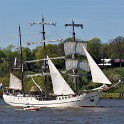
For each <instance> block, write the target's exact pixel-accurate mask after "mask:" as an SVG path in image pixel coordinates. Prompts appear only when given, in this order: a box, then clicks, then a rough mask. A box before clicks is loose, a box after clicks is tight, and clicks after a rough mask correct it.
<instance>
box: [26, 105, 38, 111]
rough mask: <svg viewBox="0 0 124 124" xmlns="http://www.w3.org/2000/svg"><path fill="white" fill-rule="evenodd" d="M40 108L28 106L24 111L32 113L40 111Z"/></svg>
mask: <svg viewBox="0 0 124 124" xmlns="http://www.w3.org/2000/svg"><path fill="white" fill-rule="evenodd" d="M39 109H40V108H39V107H36V106H26V107H24V110H30V111H38V110H39Z"/></svg>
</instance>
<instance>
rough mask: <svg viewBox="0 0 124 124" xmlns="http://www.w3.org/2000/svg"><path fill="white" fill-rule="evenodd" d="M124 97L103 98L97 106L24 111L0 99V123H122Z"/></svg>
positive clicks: (123, 123) (123, 119)
mask: <svg viewBox="0 0 124 124" xmlns="http://www.w3.org/2000/svg"><path fill="white" fill-rule="evenodd" d="M123 115H124V99H103V100H101V101H100V103H99V104H98V106H97V107H77V108H41V109H40V110H39V111H24V110H23V109H22V108H17V107H11V106H9V105H7V104H6V103H4V101H3V99H0V124H124V118H123Z"/></svg>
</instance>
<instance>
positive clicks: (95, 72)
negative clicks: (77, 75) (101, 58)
mask: <svg viewBox="0 0 124 124" xmlns="http://www.w3.org/2000/svg"><path fill="white" fill-rule="evenodd" d="M82 48H83V49H84V51H85V54H86V57H87V59H88V62H89V65H90V70H91V75H92V81H93V82H96V83H103V84H111V82H110V81H109V80H108V78H107V77H106V76H105V74H104V73H103V72H102V70H101V69H100V68H99V66H98V65H97V64H96V63H95V61H94V60H93V59H92V57H91V56H90V54H89V53H88V51H87V50H86V49H85V47H84V46H83V45H82Z"/></svg>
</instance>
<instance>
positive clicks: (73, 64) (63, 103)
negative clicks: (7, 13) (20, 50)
mask: <svg viewBox="0 0 124 124" xmlns="http://www.w3.org/2000/svg"><path fill="white" fill-rule="evenodd" d="M33 24H34V23H33ZM40 24H42V26H43V32H42V33H43V41H42V42H43V43H44V47H45V42H46V40H45V36H44V34H45V32H44V24H46V23H44V18H42V23H40ZM53 24H54V25H55V23H53ZM65 26H72V27H73V41H72V42H66V41H65V42H64V49H65V62H66V70H69V69H72V71H73V74H72V76H73V79H74V81H75V84H76V85H77V81H76V78H77V73H76V71H75V70H76V69H79V68H81V69H82V68H83V69H85V70H88V68H87V66H82V64H85V62H81V61H78V60H76V59H75V54H76V53H80V54H83V55H85V56H86V58H87V60H88V63H89V67H90V70H91V75H92V82H94V83H100V84H102V85H101V86H99V87H97V88H94V89H90V90H84V91H83V92H82V93H78V90H76V92H75V91H74V90H73V89H72V88H71V87H70V86H69V84H68V83H67V82H66V80H65V79H64V78H63V76H62V75H61V73H60V72H59V71H58V69H57V68H56V67H55V65H54V64H53V62H52V59H58V58H59V57H58V58H49V56H47V55H46V54H45V58H44V59H43V60H44V63H45V65H44V66H46V63H48V66H49V70H50V76H51V81H52V86H53V94H54V95H52V97H49V95H45V96H40V95H37V96H34V95H28V94H25V93H24V92H19V93H18V92H16V94H15V93H13V92H12V91H11V92H8V90H7V91H4V93H3V99H4V101H5V102H6V103H7V104H9V105H11V106H22V107H25V106H36V107H82V106H96V105H97V103H98V101H99V98H100V96H101V95H102V93H103V92H104V91H105V90H108V89H110V88H112V87H114V86H117V85H118V84H119V83H120V81H119V82H118V83H117V84H116V85H114V86H111V87H108V86H107V85H111V82H110V81H109V79H108V78H107V77H106V76H105V74H104V73H103V72H102V70H101V69H100V68H99V66H98V65H97V64H96V63H95V61H94V60H93V58H92V57H91V55H90V54H89V53H88V51H87V49H86V43H82V42H78V41H76V40H75V32H74V27H81V28H82V25H81V24H74V21H72V24H65ZM20 36H21V35H20ZM20 40H21V38H20ZM68 55H71V58H69V57H68ZM21 56H22V54H21ZM37 61H41V60H37ZM28 62H29V63H31V62H35V61H34V60H32V61H28ZM22 68H23V66H21V70H22V72H23V69H22ZM45 68H46V67H45ZM45 73H46V71H45ZM45 73H44V76H46V75H45ZM35 76H36V75H35ZM21 77H22V78H23V75H22V76H21ZM31 78H32V80H33V75H32V76H31ZM22 80H23V79H22ZM45 81H46V78H45ZM33 82H34V83H35V84H36V82H35V81H34V80H33ZM36 85H37V84H36ZM37 86H38V85H37ZM38 87H39V86H38ZM39 88H40V87H39ZM9 89H11V90H13V89H15V90H19V91H20V90H23V82H22V81H21V80H20V79H18V78H17V77H16V76H14V75H13V74H12V73H11V74H10V85H9ZM40 90H41V92H42V89H40ZM46 96H47V97H46Z"/></svg>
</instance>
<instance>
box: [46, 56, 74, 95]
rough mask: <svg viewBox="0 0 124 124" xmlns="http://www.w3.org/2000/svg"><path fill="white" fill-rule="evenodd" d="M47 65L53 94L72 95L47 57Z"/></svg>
mask: <svg viewBox="0 0 124 124" xmlns="http://www.w3.org/2000/svg"><path fill="white" fill-rule="evenodd" d="M47 59H48V65H49V69H50V74H51V79H52V84H53V92H54V94H55V95H68V94H74V91H73V90H72V89H71V88H70V86H69V85H68V84H67V82H66V81H65V80H64V78H63V77H62V75H61V74H60V73H59V71H58V70H57V68H56V67H55V66H54V64H53V63H52V61H51V60H50V58H49V57H48V56H47Z"/></svg>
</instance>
